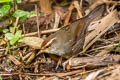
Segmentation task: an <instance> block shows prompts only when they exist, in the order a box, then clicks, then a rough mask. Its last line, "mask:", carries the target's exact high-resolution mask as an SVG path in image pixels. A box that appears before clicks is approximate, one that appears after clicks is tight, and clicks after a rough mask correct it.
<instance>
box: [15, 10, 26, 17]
mask: <svg viewBox="0 0 120 80" xmlns="http://www.w3.org/2000/svg"><path fill="white" fill-rule="evenodd" d="M27 14H28V13H27V12H25V11H23V10H19V9H18V10H16V11H15V12H14V14H13V16H14V17H23V16H26V15H27Z"/></svg>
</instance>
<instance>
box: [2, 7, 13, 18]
mask: <svg viewBox="0 0 120 80" xmlns="http://www.w3.org/2000/svg"><path fill="white" fill-rule="evenodd" d="M10 8H11V7H10V5H3V6H2V8H0V18H1V17H3V16H5V15H6V14H7V12H8V11H9V10H10Z"/></svg>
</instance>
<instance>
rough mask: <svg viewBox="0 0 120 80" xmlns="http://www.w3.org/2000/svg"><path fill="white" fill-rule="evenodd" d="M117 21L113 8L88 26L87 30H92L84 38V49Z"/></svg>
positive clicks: (116, 14)
mask: <svg viewBox="0 0 120 80" xmlns="http://www.w3.org/2000/svg"><path fill="white" fill-rule="evenodd" d="M118 21H119V18H118V13H117V11H116V10H114V11H112V12H110V13H109V14H108V15H107V16H105V17H104V18H102V19H101V20H99V21H98V22H97V23H95V24H94V25H92V26H89V30H93V31H91V32H90V33H89V34H88V35H87V36H86V38H85V43H84V51H86V50H87V49H88V48H89V47H90V46H91V45H92V44H93V43H94V42H95V41H96V40H97V39H98V38H100V37H101V36H102V35H103V34H104V33H105V32H106V31H107V30H108V29H109V28H110V27H111V26H112V25H114V24H115V23H117V22H118ZM90 28H91V29H90ZM91 40H92V41H91ZM84 51H83V52H84Z"/></svg>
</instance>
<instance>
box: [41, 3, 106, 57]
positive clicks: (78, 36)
mask: <svg viewBox="0 0 120 80" xmlns="http://www.w3.org/2000/svg"><path fill="white" fill-rule="evenodd" d="M104 11H105V5H100V6H98V7H97V8H95V9H94V10H93V11H91V12H90V13H89V14H88V15H87V16H85V17H83V18H81V19H78V20H76V21H74V22H73V23H71V24H69V25H67V26H65V27H62V28H61V29H60V30H59V31H57V32H56V33H54V34H52V35H50V36H49V37H48V38H47V39H46V40H45V41H44V42H43V44H42V50H43V52H46V53H48V54H55V55H58V56H61V57H65V58H69V57H71V56H72V55H74V54H77V53H78V52H80V51H81V50H82V49H83V45H84V41H85V36H86V32H87V28H88V26H89V24H90V23H91V22H92V21H94V20H96V19H99V18H100V17H101V16H102V15H103V12H104Z"/></svg>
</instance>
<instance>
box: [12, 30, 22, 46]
mask: <svg viewBox="0 0 120 80" xmlns="http://www.w3.org/2000/svg"><path fill="white" fill-rule="evenodd" d="M21 34H22V30H18V31H17V32H16V33H15V36H14V37H13V38H12V39H11V40H10V44H11V45H14V44H15V43H16V42H17V41H18V40H19V39H20V38H21Z"/></svg>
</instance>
